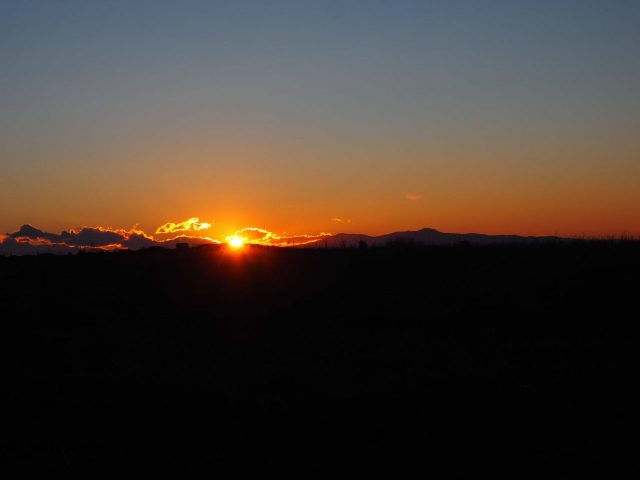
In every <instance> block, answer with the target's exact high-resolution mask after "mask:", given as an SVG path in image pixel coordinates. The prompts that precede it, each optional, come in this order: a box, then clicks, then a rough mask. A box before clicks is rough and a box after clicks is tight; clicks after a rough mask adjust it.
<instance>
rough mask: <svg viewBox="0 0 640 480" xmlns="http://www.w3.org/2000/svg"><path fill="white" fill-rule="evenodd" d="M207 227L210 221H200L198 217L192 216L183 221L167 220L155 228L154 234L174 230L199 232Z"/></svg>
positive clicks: (209, 226)
mask: <svg viewBox="0 0 640 480" xmlns="http://www.w3.org/2000/svg"><path fill="white" fill-rule="evenodd" d="M209 228H211V224H210V223H207V222H201V221H200V219H199V218H198V217H192V218H190V219H189V220H185V221H184V222H179V223H173V222H167V223H165V224H164V225H161V226H159V227H158V228H157V230H156V235H164V234H168V233H176V232H199V231H201V230H207V229H209Z"/></svg>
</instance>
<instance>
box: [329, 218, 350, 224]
mask: <svg viewBox="0 0 640 480" xmlns="http://www.w3.org/2000/svg"><path fill="white" fill-rule="evenodd" d="M331 221H332V222H336V223H342V224H347V223H351V219H350V218H340V217H333V218H332V219H331Z"/></svg>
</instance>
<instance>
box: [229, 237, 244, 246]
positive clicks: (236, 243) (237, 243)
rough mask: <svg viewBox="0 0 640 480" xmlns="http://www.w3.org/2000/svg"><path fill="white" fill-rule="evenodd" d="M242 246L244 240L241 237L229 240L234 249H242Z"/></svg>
mask: <svg viewBox="0 0 640 480" xmlns="http://www.w3.org/2000/svg"><path fill="white" fill-rule="evenodd" d="M242 245H244V240H243V239H242V238H240V237H231V238H230V239H229V246H231V247H233V248H240V247H241V246H242Z"/></svg>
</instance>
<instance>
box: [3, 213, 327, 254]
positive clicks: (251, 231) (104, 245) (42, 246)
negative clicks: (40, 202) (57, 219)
mask: <svg viewBox="0 0 640 480" xmlns="http://www.w3.org/2000/svg"><path fill="white" fill-rule="evenodd" d="M197 220H198V219H196V218H192V219H189V220H187V221H186V222H182V224H171V225H174V227H177V228H174V229H173V230H174V231H184V230H185V229H186V228H187V227H188V228H189V232H191V231H194V230H204V229H206V228H209V224H205V223H201V222H198V221H197ZM167 225H169V224H165V225H163V227H161V228H160V229H159V230H162V231H161V236H160V238H158V237H154V236H151V235H147V234H146V233H145V232H143V231H142V230H140V229H138V228H137V227H133V228H131V229H130V230H124V229H113V228H108V227H82V228H78V229H71V230H65V231H63V232H62V233H59V234H58V233H51V232H46V231H44V230H40V229H38V228H36V227H33V226H31V225H23V226H22V227H20V229H19V230H18V231H16V232H13V233H9V234H7V235H6V236H5V235H0V255H33V254H42V253H54V254H65V253H77V252H80V251H83V252H100V251H112V250H126V249H128V250H140V249H142V248H149V247H165V248H175V247H176V244H177V243H188V244H189V245H191V246H196V245H208V244H216V243H220V242H219V241H218V240H214V239H212V238H209V237H204V236H193V235H187V234H184V233H183V234H180V235H178V236H176V237H172V238H166V236H167V234H168V233H169V230H171V229H170V228H165V227H166V226H167ZM330 235H331V234H329V233H324V232H323V233H321V234H319V235H293V236H282V235H278V234H276V233H273V232H270V231H268V230H264V229H261V228H254V227H249V228H243V229H242V230H238V231H237V232H236V236H239V237H241V238H242V239H243V240H244V241H245V242H246V243H255V244H260V245H270V246H283V247H284V246H297V245H305V244H310V243H313V242H317V241H318V240H321V239H323V238H326V237H328V236H330Z"/></svg>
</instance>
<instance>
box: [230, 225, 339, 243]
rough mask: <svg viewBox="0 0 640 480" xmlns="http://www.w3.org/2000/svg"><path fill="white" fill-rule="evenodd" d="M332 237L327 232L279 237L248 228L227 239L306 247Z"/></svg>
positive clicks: (255, 228)
mask: <svg viewBox="0 0 640 480" xmlns="http://www.w3.org/2000/svg"><path fill="white" fill-rule="evenodd" d="M330 236H331V233H326V232H322V233H319V234H317V235H307V234H302V235H278V234H276V233H274V232H271V231H269V230H265V229H263V228H257V227H247V228H243V229H241V230H237V231H236V232H235V233H234V234H233V235H231V236H229V237H227V241H228V240H229V239H230V238H231V237H239V238H242V240H243V241H244V243H253V244H255V245H269V246H276V247H295V246H298V245H306V244H308V243H313V242H317V241H319V240H321V239H323V238H326V237H330Z"/></svg>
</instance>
